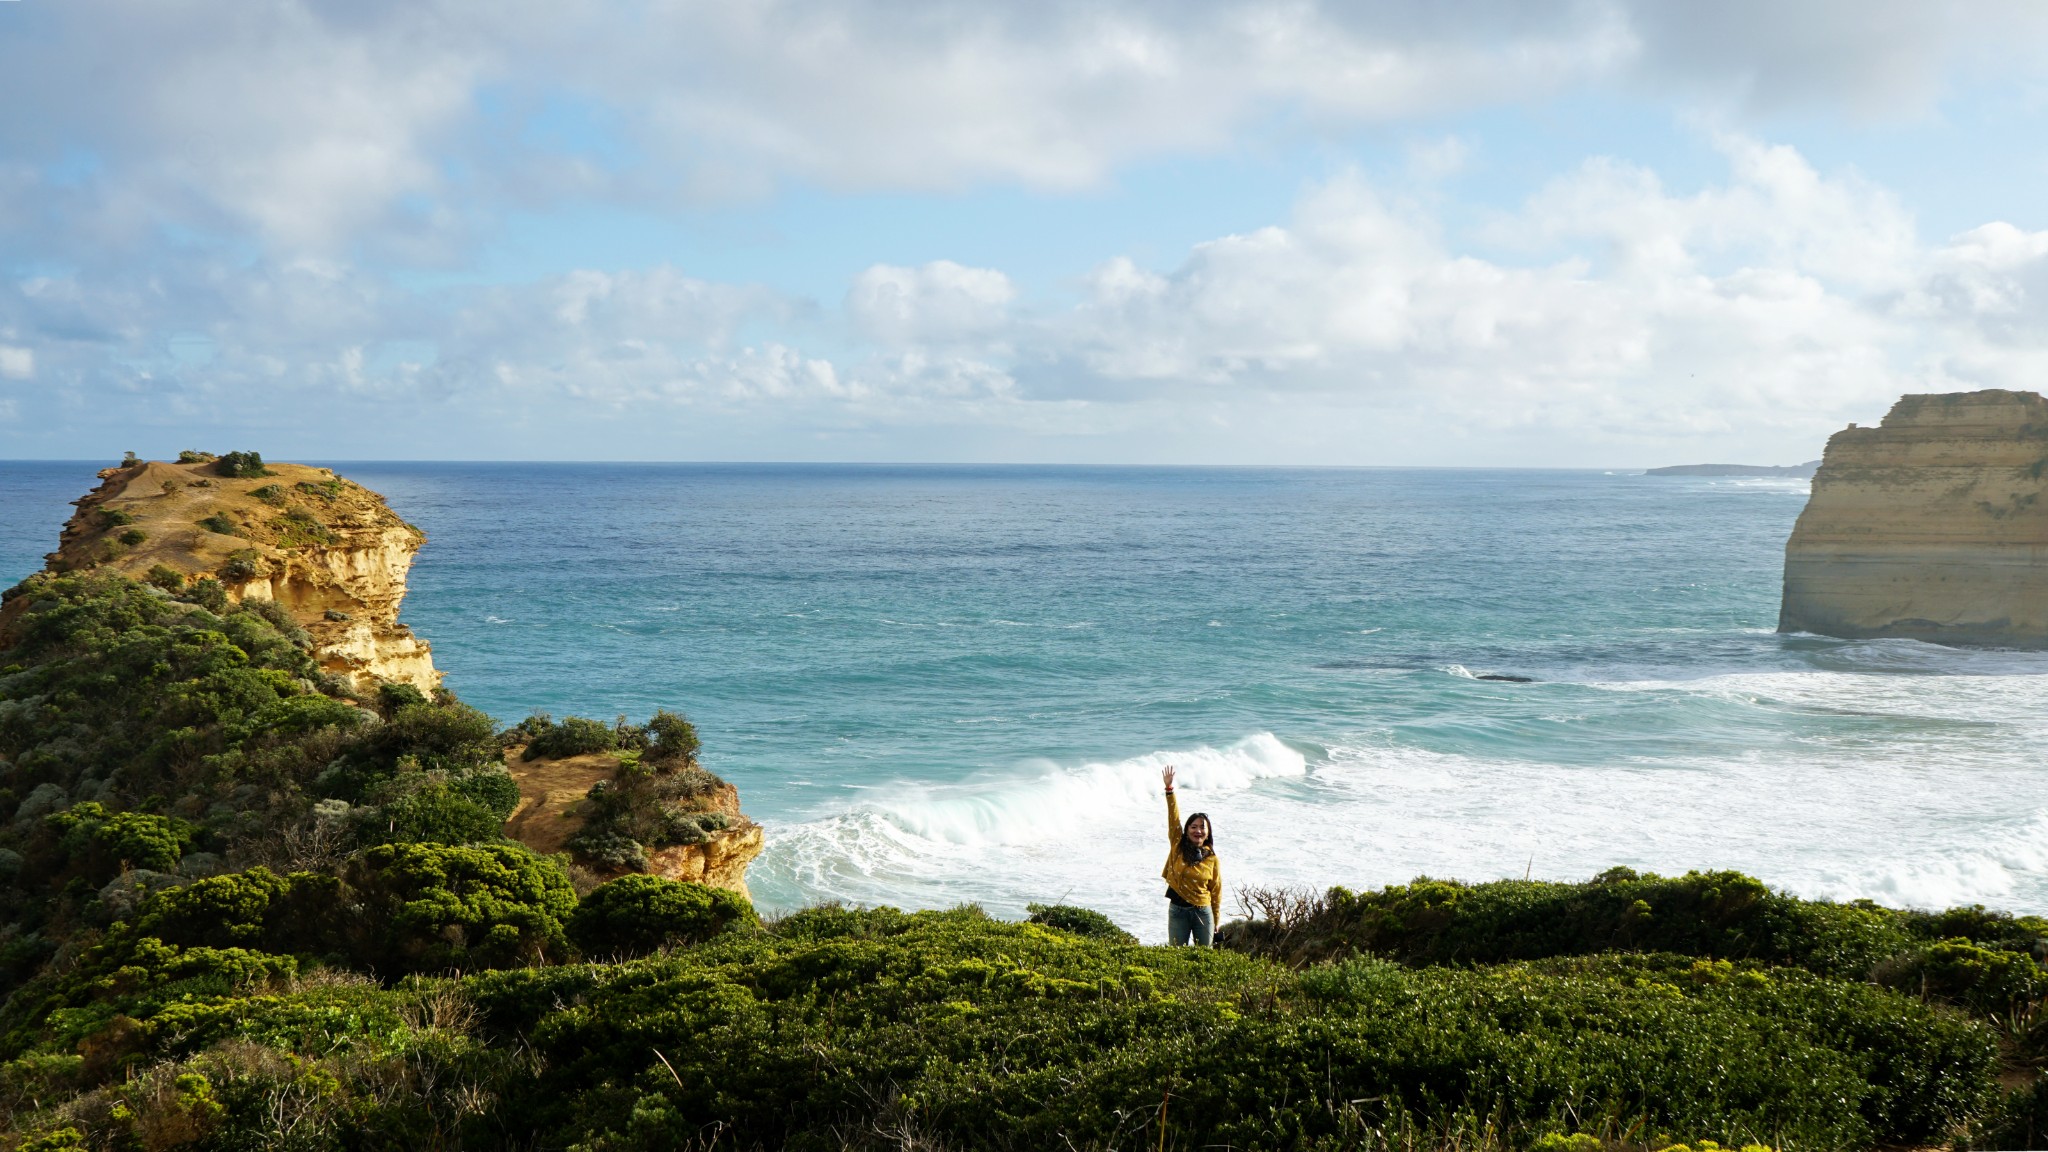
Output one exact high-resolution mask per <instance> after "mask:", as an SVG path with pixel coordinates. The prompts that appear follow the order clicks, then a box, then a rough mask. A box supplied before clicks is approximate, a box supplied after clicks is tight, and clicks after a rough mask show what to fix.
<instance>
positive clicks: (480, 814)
mask: <svg viewBox="0 0 2048 1152" xmlns="http://www.w3.org/2000/svg"><path fill="white" fill-rule="evenodd" d="M504 824H505V817H504V816H502V815H500V814H499V813H497V812H496V811H494V810H493V809H491V808H489V807H487V806H485V805H484V804H482V803H479V802H478V801H476V800H474V799H471V798H470V797H469V796H467V795H464V794H463V793H462V792H460V791H458V790H457V788H455V787H451V786H449V785H447V784H444V783H438V782H437V783H429V784H426V785H423V786H422V787H420V788H419V789H418V790H417V791H414V792H412V793H410V794H408V795H406V796H403V797H401V798H399V799H396V800H393V801H391V802H390V803H388V804H385V805H384V806H383V807H382V808H381V809H380V810H379V813H378V815H377V816H376V818H375V819H374V820H373V821H372V822H371V824H370V826H369V827H367V828H365V829H364V839H365V840H366V841H367V842H369V843H431V844H473V843H480V842H487V841H495V840H502V839H503V835H502V832H503V828H504Z"/></svg>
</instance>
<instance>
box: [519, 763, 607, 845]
mask: <svg viewBox="0 0 2048 1152" xmlns="http://www.w3.org/2000/svg"><path fill="white" fill-rule="evenodd" d="M524 751H525V749H524V748H523V747H521V748H512V749H509V750H508V751H507V752H506V753H505V769H506V770H507V771H509V772H511V773H512V779H513V780H515V781H517V782H518V784H519V807H517V808H515V809H513V810H512V815H511V817H510V818H509V819H507V820H506V821H505V835H507V836H509V837H511V838H512V839H514V840H517V841H519V842H520V843H521V844H524V845H526V846H527V847H528V848H531V849H533V850H534V851H535V852H542V853H547V852H560V851H562V850H563V848H562V846H563V845H564V844H567V843H568V842H569V837H571V836H574V835H575V834H576V833H578V832H580V831H582V830H583V820H584V817H583V810H582V809H583V799H584V797H585V796H587V795H589V794H590V789H591V787H592V786H593V785H595V784H597V783H598V782H599V781H602V780H609V779H611V778H612V774H613V773H614V772H617V771H618V770H619V758H618V757H617V756H614V755H612V754H611V753H609V752H591V753H588V754H586V755H582V756H566V757H563V758H562V759H560V760H521V759H520V758H519V757H520V755H521V753H523V752H524Z"/></svg>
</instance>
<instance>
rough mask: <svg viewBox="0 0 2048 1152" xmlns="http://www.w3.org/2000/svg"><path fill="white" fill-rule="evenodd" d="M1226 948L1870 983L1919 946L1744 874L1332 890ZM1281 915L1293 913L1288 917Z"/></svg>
mask: <svg viewBox="0 0 2048 1152" xmlns="http://www.w3.org/2000/svg"><path fill="white" fill-rule="evenodd" d="M1268 903H1270V904H1271V905H1272V907H1273V909H1274V911H1273V913H1272V914H1270V915H1266V916H1264V917H1263V918H1262V919H1260V920H1258V921H1255V922H1252V923H1249V924H1244V925H1238V926H1234V927H1233V929H1232V931H1231V932H1230V933H1227V934H1226V935H1225V936H1224V938H1223V942H1225V943H1226V944H1227V945H1228V946H1230V947H1233V948H1237V949H1240V950H1244V951H1250V952H1254V953H1258V954H1261V955H1269V956H1274V957H1276V958H1281V959H1285V960H1288V961H1289V962H1291V963H1303V962H1308V961H1314V960H1320V959H1328V958H1333V957H1341V956H1347V955H1355V954H1360V953H1372V954H1376V955H1382V956H1388V957H1392V958H1394V959H1398V960H1401V961H1404V962H1407V963H1411V964H1445V963H1456V964H1491V963H1499V962H1502V961H1508V960H1535V959H1541V958H1544V957H1550V956H1582V955H1590V954H1593V953H1599V952H1607V951H1642V952H1647V951H1666V952H1679V953H1684V954H1686V955H1690V956H1708V957H1726V958H1734V959H1743V958H1756V959H1768V960H1775V961H1781V962H1787V963H1794V964H1799V965H1802V966H1804V967H1808V968H1811V969H1813V970H1814V971H1817V972H1823V973H1826V974H1829V975H1835V976H1841V977H1844V978H1848V979H1863V978H1865V977H1867V976H1868V975H1869V974H1870V971H1871V969H1872V967H1873V966H1874V965H1876V964H1877V963H1878V962H1879V961H1881V960H1884V959H1885V958H1887V957H1890V956H1893V955H1896V954H1897V953H1899V952H1900V951H1902V950H1904V949H1906V948H1908V947H1911V946H1912V945H1914V944H1915V943H1916V942H1917V941H1916V939H1915V937H1914V935H1913V932H1912V930H1911V927H1910V923H1909V919H1908V917H1907V915H1906V914H1904V913H1898V912H1892V911H1889V910H1887V909H1882V908H1878V907H1877V906H1875V905H1870V904H1829V903H1826V902H1823V901H1806V900H1797V899H1794V898H1792V897H1789V896H1785V895H1782V894H1780V893H1774V892H1772V891H1770V890H1769V889H1768V888H1766V887H1765V886H1764V885H1763V884H1762V883H1761V882H1759V881H1757V880H1755V879H1753V878H1751V877H1748V876H1745V875H1743V874H1741V873H1739V872H1690V873H1687V874H1686V875H1684V876H1680V877H1672V878H1666V877H1662V876H1654V875H1644V876H1638V875H1636V874H1635V873H1634V872H1631V871H1629V870H1627V869H1616V870H1613V871H1610V872H1608V873H1606V874H1603V875H1602V876H1601V877H1599V878H1597V879H1595V880H1593V881H1591V882H1589V883H1585V884H1561V883H1552V882H1548V881H1531V880H1501V881H1495V882H1493V883H1488V884H1471V885H1467V884H1460V883H1456V882H1454V881H1445V880H1432V879H1429V878H1427V877H1422V878H1418V879H1417V880H1415V881H1414V882H1413V883H1410V884H1405V885H1392V886H1389V887H1387V888H1385V889H1382V890H1380V891H1377V892H1366V893H1354V892H1352V891H1350V890H1348V889H1344V888H1333V889H1331V890H1330V891H1329V892H1328V894H1326V895H1325V896H1323V897H1321V898H1320V899H1306V900H1302V901H1295V902H1291V903H1290V902H1289V901H1287V900H1284V899H1282V900H1272V901H1269V902H1268ZM1283 909H1284V910H1283Z"/></svg>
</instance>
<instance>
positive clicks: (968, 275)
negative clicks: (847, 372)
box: [846, 260, 1017, 345]
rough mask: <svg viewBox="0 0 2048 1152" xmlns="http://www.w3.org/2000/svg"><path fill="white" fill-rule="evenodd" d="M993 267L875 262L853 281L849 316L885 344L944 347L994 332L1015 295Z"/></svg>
mask: <svg viewBox="0 0 2048 1152" xmlns="http://www.w3.org/2000/svg"><path fill="white" fill-rule="evenodd" d="M1016 294H1017V292H1016V289H1015V287H1014V286H1013V285H1012V284H1011V283H1010V278H1009V277H1008V276H1005V275H1003V274H1002V273H1001V272H998V271H996V270H995V269H992V268H968V267H966V266H964V265H960V264H955V263H954V262H953V261H951V260H935V261H933V262H931V263H929V264H925V265H923V266H921V267H918V268H899V267H896V266H895V265H891V264H876V265H874V266H873V267H871V268H868V269H867V270H866V271H864V272H862V273H861V274H860V275H859V276H857V277H855V278H854V281H853V287H852V289H851V290H849V291H848V292H847V294H846V312H847V315H848V316H849V317H850V318H851V319H852V320H853V321H854V323H855V324H857V325H859V326H860V328H861V330H862V331H863V332H865V333H866V334H867V335H868V336H870V337H872V338H873V339H876V340H879V341H881V342H883V343H885V344H891V345H903V344H945V343H951V342H954V341H958V340H964V339H971V338H976V337H987V336H989V335H991V334H993V333H996V332H998V331H999V330H1000V329H1001V328H1002V327H1003V325H1004V323H1005V321H1006V320H1007V319H1008V310H1009V306H1010V301H1011V300H1012V299H1014V298H1015V297H1016Z"/></svg>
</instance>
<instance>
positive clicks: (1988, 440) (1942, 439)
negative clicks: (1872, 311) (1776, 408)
mask: <svg viewBox="0 0 2048 1152" xmlns="http://www.w3.org/2000/svg"><path fill="white" fill-rule="evenodd" d="M2044 491H2048V400H2044V399H2043V398H2042V397H2041V396H2040V395H2039V394H2038V393H2034V392H2008V391H2003V390H1998V389H1991V390H1986V391H1982V392H1959V393H1950V394H1946V395H1923V396H1906V397H1902V398H1901V399H1900V400H1899V402H1898V403H1897V404H1894V405H1893V406H1892V410H1891V411H1890V412H1889V413H1887V414H1886V415H1885V418H1884V423H1883V424H1881V425H1879V426H1878V427H1876V428H1858V427H1856V426H1855V425H1853V424H1852V425H1850V426H1849V427H1848V428H1846V429H1844V430H1843V431H1840V432H1837V433H1835V434H1834V436H1832V437H1830V438H1829V440H1828V446H1827V453H1826V455H1825V457H1824V458H1823V460H1822V463H1821V467H1820V471H1819V472H1818V473H1816V474H1815V476H1814V479H1813V494H1812V496H1811V497H1810V498H1809V499H1808V500H1807V504H1806V510H1805V511H1804V512H1802V513H1800V516H1799V522H1798V524H1797V526H1795V527H1794V528H1793V530H1792V536H1791V539H1789V540H1788V541H1786V544H1785V592H1784V600H1783V604H1782V606H1781V608H1780V610H1779V615H1778V631H1780V632H1816V633H1820V634H1822V635H1827V636H1842V637H1851V638H1865V637H1886V636H1896V637H1909V638H1912V639H1916V640H1929V641H1934V642H1937V643H1943V644H1965V645H1997V646H2007V647H2020V648H2048V501H2044V500H2043V499H2042V496H2043V493H2044Z"/></svg>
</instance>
